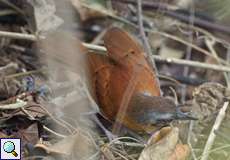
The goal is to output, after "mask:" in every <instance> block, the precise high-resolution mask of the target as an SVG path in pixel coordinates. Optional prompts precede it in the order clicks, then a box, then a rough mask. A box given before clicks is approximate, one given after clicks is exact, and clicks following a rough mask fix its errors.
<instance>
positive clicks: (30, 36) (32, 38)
mask: <svg viewBox="0 0 230 160" xmlns="http://www.w3.org/2000/svg"><path fill="white" fill-rule="evenodd" d="M126 21H127V20H126ZM126 21H125V20H124V21H122V22H124V23H126V24H129V25H131V26H132V27H134V28H137V26H136V25H135V24H133V23H131V22H129V21H128V22H126ZM145 31H146V32H149V33H153V34H159V35H161V36H164V37H166V38H169V39H172V40H175V41H177V42H180V43H182V44H184V45H187V46H191V47H192V48H193V49H195V50H197V51H199V52H201V53H203V54H205V55H207V56H210V57H212V58H214V59H216V60H219V61H220V62H221V63H223V64H226V65H229V63H228V62H227V61H225V60H223V59H221V58H219V57H215V56H213V55H212V54H211V53H209V52H208V51H207V50H205V49H203V48H200V47H198V46H196V45H194V44H191V43H189V42H187V41H184V40H183V39H181V38H179V37H176V36H174V35H170V34H168V33H165V32H160V31H156V30H151V29H145ZM0 37H7V38H14V39H23V40H30V41H37V40H38V39H39V38H40V39H43V38H44V37H42V36H36V35H33V34H22V33H15V32H5V31H0Z"/></svg>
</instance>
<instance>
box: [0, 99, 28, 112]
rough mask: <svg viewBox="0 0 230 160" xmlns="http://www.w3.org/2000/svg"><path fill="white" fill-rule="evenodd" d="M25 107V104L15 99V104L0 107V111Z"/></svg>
mask: <svg viewBox="0 0 230 160" xmlns="http://www.w3.org/2000/svg"><path fill="white" fill-rule="evenodd" d="M26 105H27V102H25V101H23V100H20V99H17V100H16V103H12V104H6V105H0V110H13V109H19V108H23V107H25V106H26Z"/></svg>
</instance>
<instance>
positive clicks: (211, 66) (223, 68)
mask: <svg viewBox="0 0 230 160" xmlns="http://www.w3.org/2000/svg"><path fill="white" fill-rule="evenodd" d="M83 45H84V46H85V47H86V48H88V49H90V50H96V51H98V52H97V53H95V52H94V53H92V54H105V52H106V51H107V50H106V48H105V47H103V46H98V45H92V44H88V43H83ZM103 52H104V53H103ZM152 58H154V59H155V60H156V61H159V62H166V63H170V64H178V65H185V66H190V67H198V68H204V69H212V70H216V71H223V72H230V67H226V66H220V65H214V64H206V63H202V62H197V61H190V60H182V59H177V58H165V57H161V56H157V55H152Z"/></svg>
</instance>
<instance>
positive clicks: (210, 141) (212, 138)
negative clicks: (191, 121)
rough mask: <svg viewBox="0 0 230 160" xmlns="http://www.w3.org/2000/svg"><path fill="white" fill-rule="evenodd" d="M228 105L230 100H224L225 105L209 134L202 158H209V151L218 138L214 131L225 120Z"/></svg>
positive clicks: (202, 159) (205, 159) (204, 159)
mask: <svg viewBox="0 0 230 160" xmlns="http://www.w3.org/2000/svg"><path fill="white" fill-rule="evenodd" d="M228 105H229V102H224V105H223V107H222V108H221V109H220V111H219V114H218V116H217V117H216V121H215V123H214V125H213V127H212V130H211V132H210V135H209V137H208V140H207V142H206V145H205V147H204V151H203V153H202V158H201V160H207V159H208V156H209V151H210V149H211V148H212V145H213V143H214V141H215V138H216V134H215V133H214V132H215V131H216V130H218V129H219V127H220V125H221V122H222V121H223V119H224V117H225V112H226V110H227V107H228Z"/></svg>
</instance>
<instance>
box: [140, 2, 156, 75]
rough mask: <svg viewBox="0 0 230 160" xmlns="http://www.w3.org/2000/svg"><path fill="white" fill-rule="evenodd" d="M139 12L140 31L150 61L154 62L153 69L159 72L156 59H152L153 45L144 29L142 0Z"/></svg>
mask: <svg viewBox="0 0 230 160" xmlns="http://www.w3.org/2000/svg"><path fill="white" fill-rule="evenodd" d="M137 14H138V26H139V31H140V34H141V37H142V40H143V43H144V48H145V51H146V53H147V58H148V61H149V62H150V64H152V68H153V70H154V71H155V72H156V73H157V68H156V64H155V62H154V60H152V58H151V56H152V55H153V54H152V50H151V46H150V44H149V41H148V39H147V37H146V34H145V30H144V24H143V16H142V0H137Z"/></svg>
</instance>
